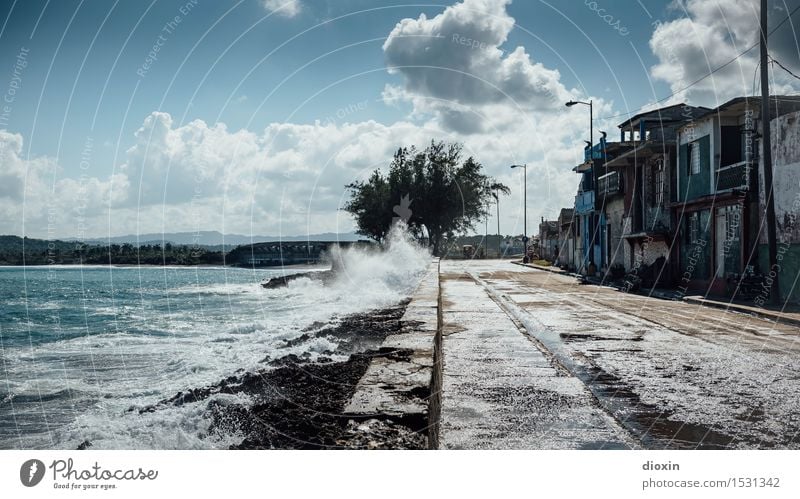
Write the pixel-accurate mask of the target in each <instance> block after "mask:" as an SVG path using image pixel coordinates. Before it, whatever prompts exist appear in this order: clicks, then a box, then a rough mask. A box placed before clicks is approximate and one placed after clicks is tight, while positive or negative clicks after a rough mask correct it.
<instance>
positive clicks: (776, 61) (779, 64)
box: [769, 57, 800, 80]
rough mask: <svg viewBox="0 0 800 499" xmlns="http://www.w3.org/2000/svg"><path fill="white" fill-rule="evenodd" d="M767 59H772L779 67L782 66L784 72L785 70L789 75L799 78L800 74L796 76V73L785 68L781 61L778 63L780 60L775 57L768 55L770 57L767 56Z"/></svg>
mask: <svg viewBox="0 0 800 499" xmlns="http://www.w3.org/2000/svg"><path fill="white" fill-rule="evenodd" d="M769 60H770V61H772V62H774V63H775V64H777V65H778V66H780V67H781V68H782V69H783V70H784V71H786V72H787V73H789V74H790V75H792V76H794V77H795V78H797V79H798V80H800V76H797V75H796V74H794V73H792V71H791V70H790V69H789V68H787V67H786V66H784V65H783V64H781V63H780V61H778V60H777V59H775V58H773V57H770V58H769Z"/></svg>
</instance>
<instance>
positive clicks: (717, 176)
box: [671, 96, 800, 295]
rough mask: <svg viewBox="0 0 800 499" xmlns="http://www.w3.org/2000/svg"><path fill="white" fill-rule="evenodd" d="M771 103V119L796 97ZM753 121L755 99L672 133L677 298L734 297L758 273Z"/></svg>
mask: <svg viewBox="0 0 800 499" xmlns="http://www.w3.org/2000/svg"><path fill="white" fill-rule="evenodd" d="M771 100H772V102H774V107H772V112H773V114H774V116H776V117H779V116H782V115H785V114H787V113H790V112H794V111H797V110H800V98H798V97H787V96H776V97H773V98H771ZM760 113H761V101H760V99H756V98H752V97H738V98H735V99H732V100H730V101H728V102H726V103H724V104H722V105H721V106H719V107H717V108H716V109H713V110H710V111H708V112H706V113H704V114H703V115H701V116H699V117H697V118H695V119H694V120H692V121H691V122H690V123H687V124H686V125H684V126H682V127H680V128H679V129H678V137H677V138H678V164H677V168H676V170H675V172H676V182H675V187H676V196H675V200H674V202H673V203H672V204H671V207H672V220H673V223H674V224H675V227H676V228H677V229H678V230H677V231H676V243H677V244H675V247H676V248H677V251H678V255H679V258H678V261H679V263H680V275H679V276H678V281H679V282H678V286H679V289H680V290H681V291H684V292H685V291H689V290H692V291H697V292H701V293H703V294H714V295H733V294H735V293H736V292H737V291H738V288H739V286H740V284H741V282H742V276H744V275H748V274H752V273H755V274H760V273H762V272H763V271H764V270H765V269H764V265H763V263H761V262H760V258H759V257H760V256H761V253H763V251H761V248H759V232H760V223H761V220H762V219H763V217H761V213H760V212H759V198H760V197H761V196H759V189H758V188H757V185H758V184H757V182H759V181H760V178H761V175H759V174H758V164H759V161H760V154H759V150H760V147H761V145H760V142H761V140H760V133H761V132H760V130H761V127H762V123H761V119H760V117H761V114H760ZM776 180H777V182H780V179H779V178H778V177H776ZM764 232H766V231H764Z"/></svg>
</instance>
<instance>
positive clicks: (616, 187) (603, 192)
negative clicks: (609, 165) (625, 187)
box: [597, 172, 622, 197]
mask: <svg viewBox="0 0 800 499" xmlns="http://www.w3.org/2000/svg"><path fill="white" fill-rule="evenodd" d="M621 192H622V183H621V182H620V175H619V172H609V173H606V174H605V175H603V176H602V177H600V178H598V179H597V195H598V196H602V197H607V196H614V195H616V194H620V193H621Z"/></svg>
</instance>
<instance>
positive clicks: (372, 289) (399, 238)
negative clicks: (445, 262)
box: [330, 221, 431, 305]
mask: <svg viewBox="0 0 800 499" xmlns="http://www.w3.org/2000/svg"><path fill="white" fill-rule="evenodd" d="M330 260H331V268H332V269H333V270H334V271H335V273H336V276H335V278H334V281H333V283H332V285H331V287H330V292H333V293H348V292H350V293H357V294H360V295H361V294H368V295H371V296H373V297H380V296H385V297H387V298H390V297H391V298H392V299H394V300H395V301H396V300H397V299H399V298H401V297H402V296H403V295H405V294H408V293H409V292H411V291H412V290H413V289H414V287H415V286H416V285H417V283H418V282H419V279H420V276H421V274H422V272H424V271H425V269H426V267H427V265H428V263H429V262H430V260H431V256H430V252H429V251H428V250H427V249H426V248H423V247H422V246H420V245H419V244H418V243H417V242H416V241H415V240H414V238H413V237H412V236H411V235H410V234H409V232H408V230H407V228H406V225H405V223H403V222H402V221H398V222H396V223H395V224H394V225H393V226H392V229H391V230H390V231H389V233H388V235H387V236H386V241H385V242H384V243H383V244H382V245H380V246H379V247H359V246H351V247H348V248H341V247H339V246H334V247H333V248H332V249H331V254H330ZM385 304H386V303H382V304H381V305H385Z"/></svg>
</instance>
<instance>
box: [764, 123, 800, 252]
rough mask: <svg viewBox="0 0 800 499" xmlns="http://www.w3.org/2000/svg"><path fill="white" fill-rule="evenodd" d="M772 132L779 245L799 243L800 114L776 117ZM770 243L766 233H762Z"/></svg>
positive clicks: (771, 124)
mask: <svg viewBox="0 0 800 499" xmlns="http://www.w3.org/2000/svg"><path fill="white" fill-rule="evenodd" d="M770 129H771V131H772V178H773V186H774V189H775V192H774V197H775V220H776V222H777V234H778V243H786V244H800V112H795V113H790V114H786V115H783V116H781V117H778V118H775V119H774V120H772V122H771V123H770ZM759 202H760V211H761V213H764V211H765V209H766V195H765V190H764V165H763V162H762V161H759ZM760 242H761V243H762V244H767V237H766V231H763V233H762V234H761V240H760Z"/></svg>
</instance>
